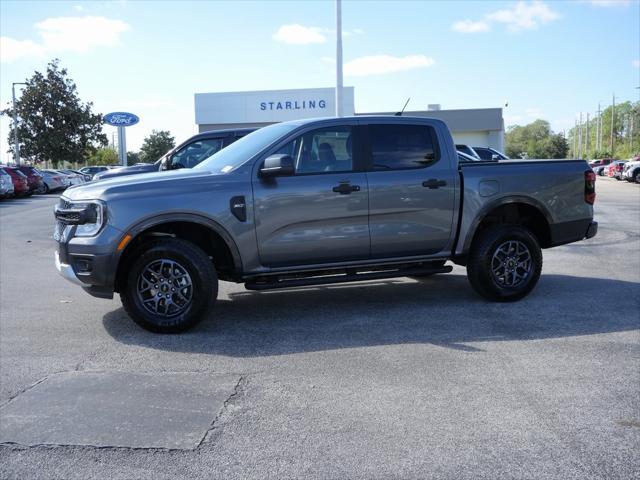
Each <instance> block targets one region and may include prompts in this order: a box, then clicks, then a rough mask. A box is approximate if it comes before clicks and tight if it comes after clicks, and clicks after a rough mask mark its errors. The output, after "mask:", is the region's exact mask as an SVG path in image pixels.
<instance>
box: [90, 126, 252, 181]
mask: <svg viewBox="0 0 640 480" xmlns="http://www.w3.org/2000/svg"><path fill="white" fill-rule="evenodd" d="M254 130H255V129H254V128H238V129H235V130H211V131H208V132H202V133H199V134H197V135H194V136H193V137H190V138H188V139H187V140H185V141H184V142H182V143H181V144H180V145H178V146H177V147H174V148H172V149H171V150H169V151H168V152H167V153H165V154H164V155H163V156H162V157H160V158H159V159H158V160H157V161H156V162H154V163H141V164H137V165H132V166H130V167H119V168H113V169H111V170H107V171H105V172H100V173H98V174H96V175H95V177H94V180H106V179H108V178H115V177H124V176H127V175H137V174H140V173H151V172H160V171H163V170H178V169H180V168H192V167H195V166H196V165H197V164H198V163H200V162H201V161H202V160H204V159H205V158H207V157H210V156H211V155H213V154H214V153H216V152H218V151H219V150H222V149H223V148H225V147H228V146H229V145H231V144H232V143H233V142H235V141H236V140H238V139H240V138H242V137H244V136H245V135H247V134H249V133H251V132H253V131H254Z"/></svg>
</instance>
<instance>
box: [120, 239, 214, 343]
mask: <svg viewBox="0 0 640 480" xmlns="http://www.w3.org/2000/svg"><path fill="white" fill-rule="evenodd" d="M217 296H218V278H217V276H216V272H215V269H214V267H213V264H212V263H211V260H210V259H209V257H208V256H207V254H206V253H205V252H203V251H202V250H201V249H200V248H199V247H198V246H196V245H194V244H193V243H191V242H188V241H185V240H181V239H176V238H171V239H162V240H157V241H154V242H151V243H149V244H147V245H146V246H144V247H143V248H142V249H141V250H140V251H139V252H137V259H136V260H135V261H134V262H133V264H132V265H131V267H130V269H129V272H128V274H127V279H126V285H125V286H124V287H123V289H122V291H121V293H120V299H121V300H122V305H123V307H124V309H125V311H126V312H127V313H128V314H129V316H130V317H131V318H132V319H133V321H134V322H136V323H137V324H138V325H140V326H141V327H142V328H144V329H145V330H149V331H152V332H156V333H178V332H183V331H185V330H187V329H189V328H191V327H193V326H194V325H196V324H197V323H198V322H200V321H201V320H202V317H203V315H204V314H205V313H206V311H207V310H208V309H209V307H211V306H212V305H213V303H214V302H215V300H216V298H217Z"/></svg>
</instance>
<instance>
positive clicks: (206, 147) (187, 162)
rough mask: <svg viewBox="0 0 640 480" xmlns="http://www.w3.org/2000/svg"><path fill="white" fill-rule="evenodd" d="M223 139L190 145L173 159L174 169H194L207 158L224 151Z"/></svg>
mask: <svg viewBox="0 0 640 480" xmlns="http://www.w3.org/2000/svg"><path fill="white" fill-rule="evenodd" d="M222 142H223V139H222V138H211V139H208V140H199V141H197V142H193V143H190V144H189V145H187V146H185V147H183V148H181V149H180V150H179V151H178V152H176V153H175V154H174V155H173V156H172V157H171V166H172V167H173V168H193V167H195V166H196V165H198V164H199V163H200V162H201V161H202V160H204V159H205V158H208V157H210V156H211V155H213V154H214V153H216V152H218V151H220V150H222Z"/></svg>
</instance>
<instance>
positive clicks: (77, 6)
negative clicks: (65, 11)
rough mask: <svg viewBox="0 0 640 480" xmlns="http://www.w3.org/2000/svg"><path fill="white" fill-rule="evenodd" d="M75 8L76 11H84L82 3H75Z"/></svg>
mask: <svg viewBox="0 0 640 480" xmlns="http://www.w3.org/2000/svg"><path fill="white" fill-rule="evenodd" d="M73 9H74V10H75V11H76V12H84V7H83V6H82V5H74V6H73Z"/></svg>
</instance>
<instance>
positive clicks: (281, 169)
mask: <svg viewBox="0 0 640 480" xmlns="http://www.w3.org/2000/svg"><path fill="white" fill-rule="evenodd" d="M294 173H295V167H294V166H293V158H291V156H289V155H282V154H279V155H271V156H270V157H267V158H266V159H265V161H264V164H263V165H262V168H261V169H260V175H262V176H263V177H286V176H289V175H293V174H294Z"/></svg>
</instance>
